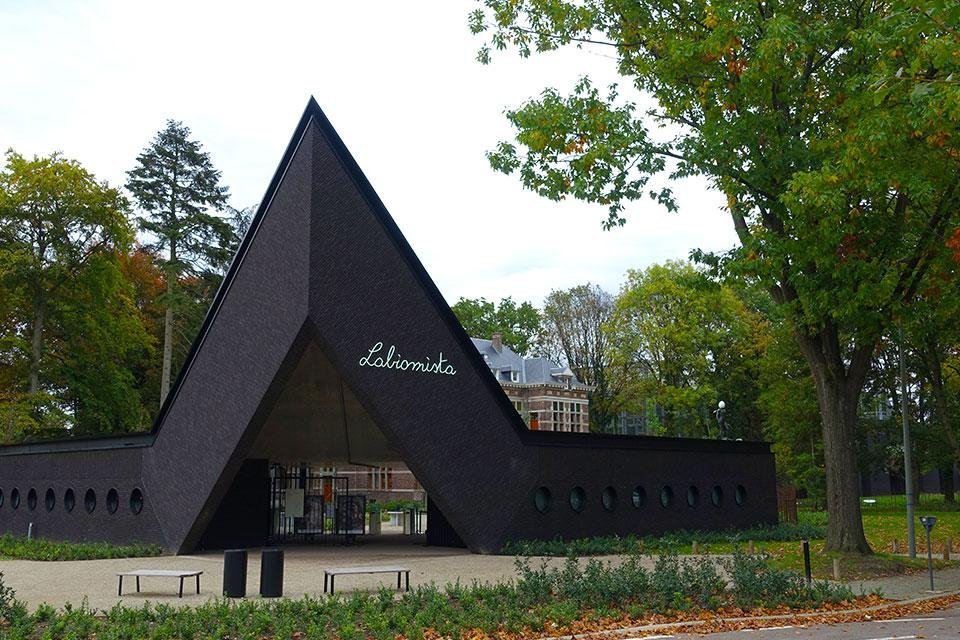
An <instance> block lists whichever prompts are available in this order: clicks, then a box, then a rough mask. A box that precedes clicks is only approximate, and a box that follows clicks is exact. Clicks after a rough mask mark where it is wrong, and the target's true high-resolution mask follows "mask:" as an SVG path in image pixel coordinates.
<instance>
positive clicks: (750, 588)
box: [726, 550, 854, 607]
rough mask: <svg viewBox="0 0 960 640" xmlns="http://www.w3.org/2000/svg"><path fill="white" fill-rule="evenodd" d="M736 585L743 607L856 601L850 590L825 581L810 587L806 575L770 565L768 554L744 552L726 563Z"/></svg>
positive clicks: (740, 603)
mask: <svg viewBox="0 0 960 640" xmlns="http://www.w3.org/2000/svg"><path fill="white" fill-rule="evenodd" d="M726 569H727V572H728V574H729V575H730V579H731V581H732V582H733V596H734V601H735V602H736V604H737V606H739V607H753V606H756V605H757V603H762V604H763V605H764V606H778V605H786V606H788V607H797V606H820V605H822V604H823V603H824V602H838V601H842V600H853V598H854V595H853V592H852V591H851V590H850V588H849V587H846V586H844V585H838V584H832V583H830V582H827V581H826V580H823V581H815V582H813V584H811V585H809V586H808V585H807V584H806V581H805V580H804V578H803V577H802V576H799V575H797V574H796V573H792V572H790V571H784V570H782V569H776V568H773V567H770V566H769V558H768V557H766V556H764V555H748V554H745V553H743V552H741V551H740V550H736V551H735V552H734V555H733V558H731V559H730V560H729V561H727V562H726Z"/></svg>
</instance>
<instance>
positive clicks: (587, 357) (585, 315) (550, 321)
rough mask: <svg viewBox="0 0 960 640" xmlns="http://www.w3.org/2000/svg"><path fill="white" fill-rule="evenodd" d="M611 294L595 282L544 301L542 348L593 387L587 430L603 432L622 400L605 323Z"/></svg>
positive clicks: (561, 291) (620, 382) (619, 379)
mask: <svg viewBox="0 0 960 640" xmlns="http://www.w3.org/2000/svg"><path fill="white" fill-rule="evenodd" d="M612 312H613V296H611V295H610V294H609V293H607V292H606V291H604V290H603V289H602V288H601V287H599V286H598V285H593V284H589V283H588V284H585V285H579V286H576V287H572V288H570V289H565V290H554V291H551V292H550V294H549V295H548V296H547V298H546V300H545V301H544V304H543V349H544V351H545V352H546V354H547V355H549V357H550V358H552V359H553V360H555V361H557V362H565V363H566V364H567V365H568V366H569V367H570V369H571V371H573V372H574V374H576V376H577V379H578V380H579V381H580V382H582V383H584V384H588V385H590V386H591V387H592V389H591V391H590V392H589V399H590V429H591V430H592V431H603V430H604V429H605V428H606V427H607V426H608V425H609V424H610V421H611V420H612V419H613V418H615V417H616V414H617V412H618V411H619V410H620V408H621V405H622V404H623V401H624V399H623V394H622V388H621V385H622V383H623V376H617V375H614V371H613V369H612V365H611V363H610V348H609V345H608V338H607V333H606V332H605V331H604V330H603V327H604V325H605V324H606V323H607V321H608V320H609V319H610V315H611V313H612Z"/></svg>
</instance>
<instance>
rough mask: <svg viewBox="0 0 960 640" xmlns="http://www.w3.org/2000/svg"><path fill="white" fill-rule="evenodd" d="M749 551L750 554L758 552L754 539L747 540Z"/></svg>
mask: <svg viewBox="0 0 960 640" xmlns="http://www.w3.org/2000/svg"><path fill="white" fill-rule="evenodd" d="M747 552H748V553H749V554H750V555H753V554H755V553H756V552H757V548H756V547H755V546H754V545H753V540H750V541H748V542H747Z"/></svg>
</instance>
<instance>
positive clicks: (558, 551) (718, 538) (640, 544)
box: [503, 519, 827, 556]
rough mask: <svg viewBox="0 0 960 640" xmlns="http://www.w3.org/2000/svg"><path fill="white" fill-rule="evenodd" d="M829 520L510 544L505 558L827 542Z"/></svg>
mask: <svg viewBox="0 0 960 640" xmlns="http://www.w3.org/2000/svg"><path fill="white" fill-rule="evenodd" d="M826 535H827V531H826V519H824V520H823V521H822V524H821V523H820V522H819V521H818V522H807V521H802V522H799V523H796V524H793V523H788V522H785V523H781V524H778V525H777V526H757V527H751V528H749V529H727V530H723V531H685V530H681V531H672V532H670V533H668V534H664V535H662V536H646V537H642V538H641V537H637V536H632V535H628V536H624V537H620V536H598V537H594V538H579V539H575V540H563V539H562V538H554V539H552V540H518V541H511V542H508V543H507V544H506V545H504V547H503V553H504V554H505V555H522V556H570V555H575V556H595V555H607V554H630V553H646V552H650V551H658V552H669V550H670V549H674V548H676V547H678V546H682V545H688V544H691V543H692V542H693V541H694V540H696V541H697V542H699V543H701V544H716V543H725V542H738V541H743V540H756V541H757V542H761V541H778V542H786V541H791V540H819V539H822V538H825V537H826Z"/></svg>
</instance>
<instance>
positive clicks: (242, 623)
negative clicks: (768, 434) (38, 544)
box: [3, 554, 849, 640]
mask: <svg viewBox="0 0 960 640" xmlns="http://www.w3.org/2000/svg"><path fill="white" fill-rule="evenodd" d="M742 564H743V563H742V562H741V565H742ZM737 566H738V567H739V566H740V565H737ZM750 567H752V568H754V569H756V570H757V571H758V572H760V573H761V574H766V573H769V572H770V569H769V568H768V567H767V566H766V565H765V563H764V561H763V560H762V559H759V560H758V561H757V562H755V563H753V564H750ZM771 575H772V577H768V578H766V582H765V583H764V585H761V587H760V588H756V587H752V586H751V585H750V584H749V583H746V582H745V581H744V584H742V585H741V586H740V591H739V592H737V591H734V592H731V591H728V590H727V588H726V580H724V579H723V578H722V577H721V576H720V573H719V570H718V567H717V565H716V564H715V563H713V562H711V561H710V560H708V559H703V558H701V559H697V560H681V559H679V558H678V557H677V556H675V555H670V554H666V555H664V556H661V557H660V558H659V559H658V560H657V561H656V563H655V564H654V566H653V568H652V569H647V568H646V567H645V566H644V563H643V560H642V558H640V557H639V556H631V557H628V558H625V559H624V560H623V562H622V563H606V562H601V561H598V560H588V561H587V562H584V563H580V562H578V561H577V560H576V559H574V558H568V559H567V560H566V561H565V562H564V563H562V564H561V565H560V566H548V565H547V564H540V565H538V566H531V564H530V561H529V560H528V559H518V560H517V578H516V579H515V580H514V581H512V582H502V583H496V584H481V583H478V582H474V583H473V584H472V585H470V586H465V585H461V584H459V583H456V584H448V585H447V586H446V587H444V588H438V587H437V586H435V585H429V586H419V587H417V588H415V589H414V590H413V591H410V592H408V593H403V594H400V595H399V596H397V595H396V594H395V593H394V592H393V591H392V590H388V589H381V590H379V591H376V592H370V593H365V592H357V593H352V594H345V595H343V594H341V595H337V596H330V597H323V598H319V599H316V598H310V597H304V598H302V599H300V600H286V599H278V600H271V601H267V600H241V601H229V600H215V601H212V602H206V603H203V604H201V605H199V606H197V607H174V606H170V605H165V604H151V603H145V604H144V605H143V606H142V607H139V608H129V607H126V606H123V605H119V604H118V605H116V606H114V607H113V608H112V609H110V610H109V611H105V612H95V611H93V610H91V609H90V607H89V606H88V605H86V604H83V605H82V606H80V607H77V608H73V607H65V608H64V609H63V610H60V611H55V610H53V609H52V608H50V607H48V606H41V607H39V608H38V609H37V610H36V611H35V612H34V613H33V614H27V613H26V611H25V610H23V611H22V613H20V614H18V618H17V619H16V620H15V621H14V622H13V624H11V625H10V626H9V627H8V628H5V629H3V631H4V632H5V633H6V636H5V637H10V638H18V639H21V638H22V639H27V638H29V639H31V640H32V639H35V638H41V637H43V638H93V637H96V638H118V639H119V638H138V639H139V638H144V639H151V640H161V639H163V640H166V639H170V638H178V639H182V640H188V639H190V640H192V639H197V640H199V639H200V638H211V637H214V638H235V639H237V640H260V639H262V638H292V637H301V636H303V637H311V638H326V637H331V638H340V639H341V640H363V639H364V638H372V639H374V640H394V639H395V638H396V637H398V636H403V637H405V638H410V639H411V640H421V639H422V638H423V637H424V635H425V632H427V631H428V630H430V633H431V636H432V635H438V636H442V637H452V638H455V637H463V636H465V635H467V634H468V633H469V632H471V631H479V632H481V633H483V634H487V635H491V634H494V633H497V632H508V633H516V634H519V633H537V634H543V633H545V632H550V633H553V632H554V631H555V630H556V629H557V627H558V626H559V627H561V628H563V627H565V626H567V625H569V624H570V623H571V622H573V621H575V620H578V619H597V618H601V617H622V616H623V615H625V614H627V613H628V612H629V614H630V615H634V616H640V615H645V614H670V613H671V612H676V611H688V610H689V611H698V610H711V609H716V608H718V607H721V606H725V605H729V604H731V603H732V602H733V601H734V599H735V598H736V599H737V600H738V601H739V602H742V603H743V604H744V606H758V605H767V606H770V605H775V604H781V603H783V604H787V603H788V602H789V604H791V605H795V606H801V607H803V606H810V605H811V604H813V603H815V602H819V601H830V602H835V601H839V600H841V599H844V598H846V597H848V595H849V594H848V592H846V591H845V590H844V589H842V588H831V587H821V586H820V585H818V586H817V587H815V588H814V589H809V590H804V588H803V586H802V584H801V585H800V586H799V587H797V588H795V589H794V588H793V587H794V584H793V583H790V586H791V589H792V590H791V591H789V592H788V593H787V594H785V595H779V594H776V593H772V592H771V591H770V589H769V588H764V587H765V586H766V585H769V584H773V582H774V581H775V578H778V577H779V574H771ZM800 582H801V583H802V580H800ZM781 583H784V584H786V582H784V581H781ZM735 588H736V585H735ZM751 588H752V589H753V592H752V593H754V594H755V595H756V600H750V599H749V597H750V593H751V592H750V591H749V589H751Z"/></svg>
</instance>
